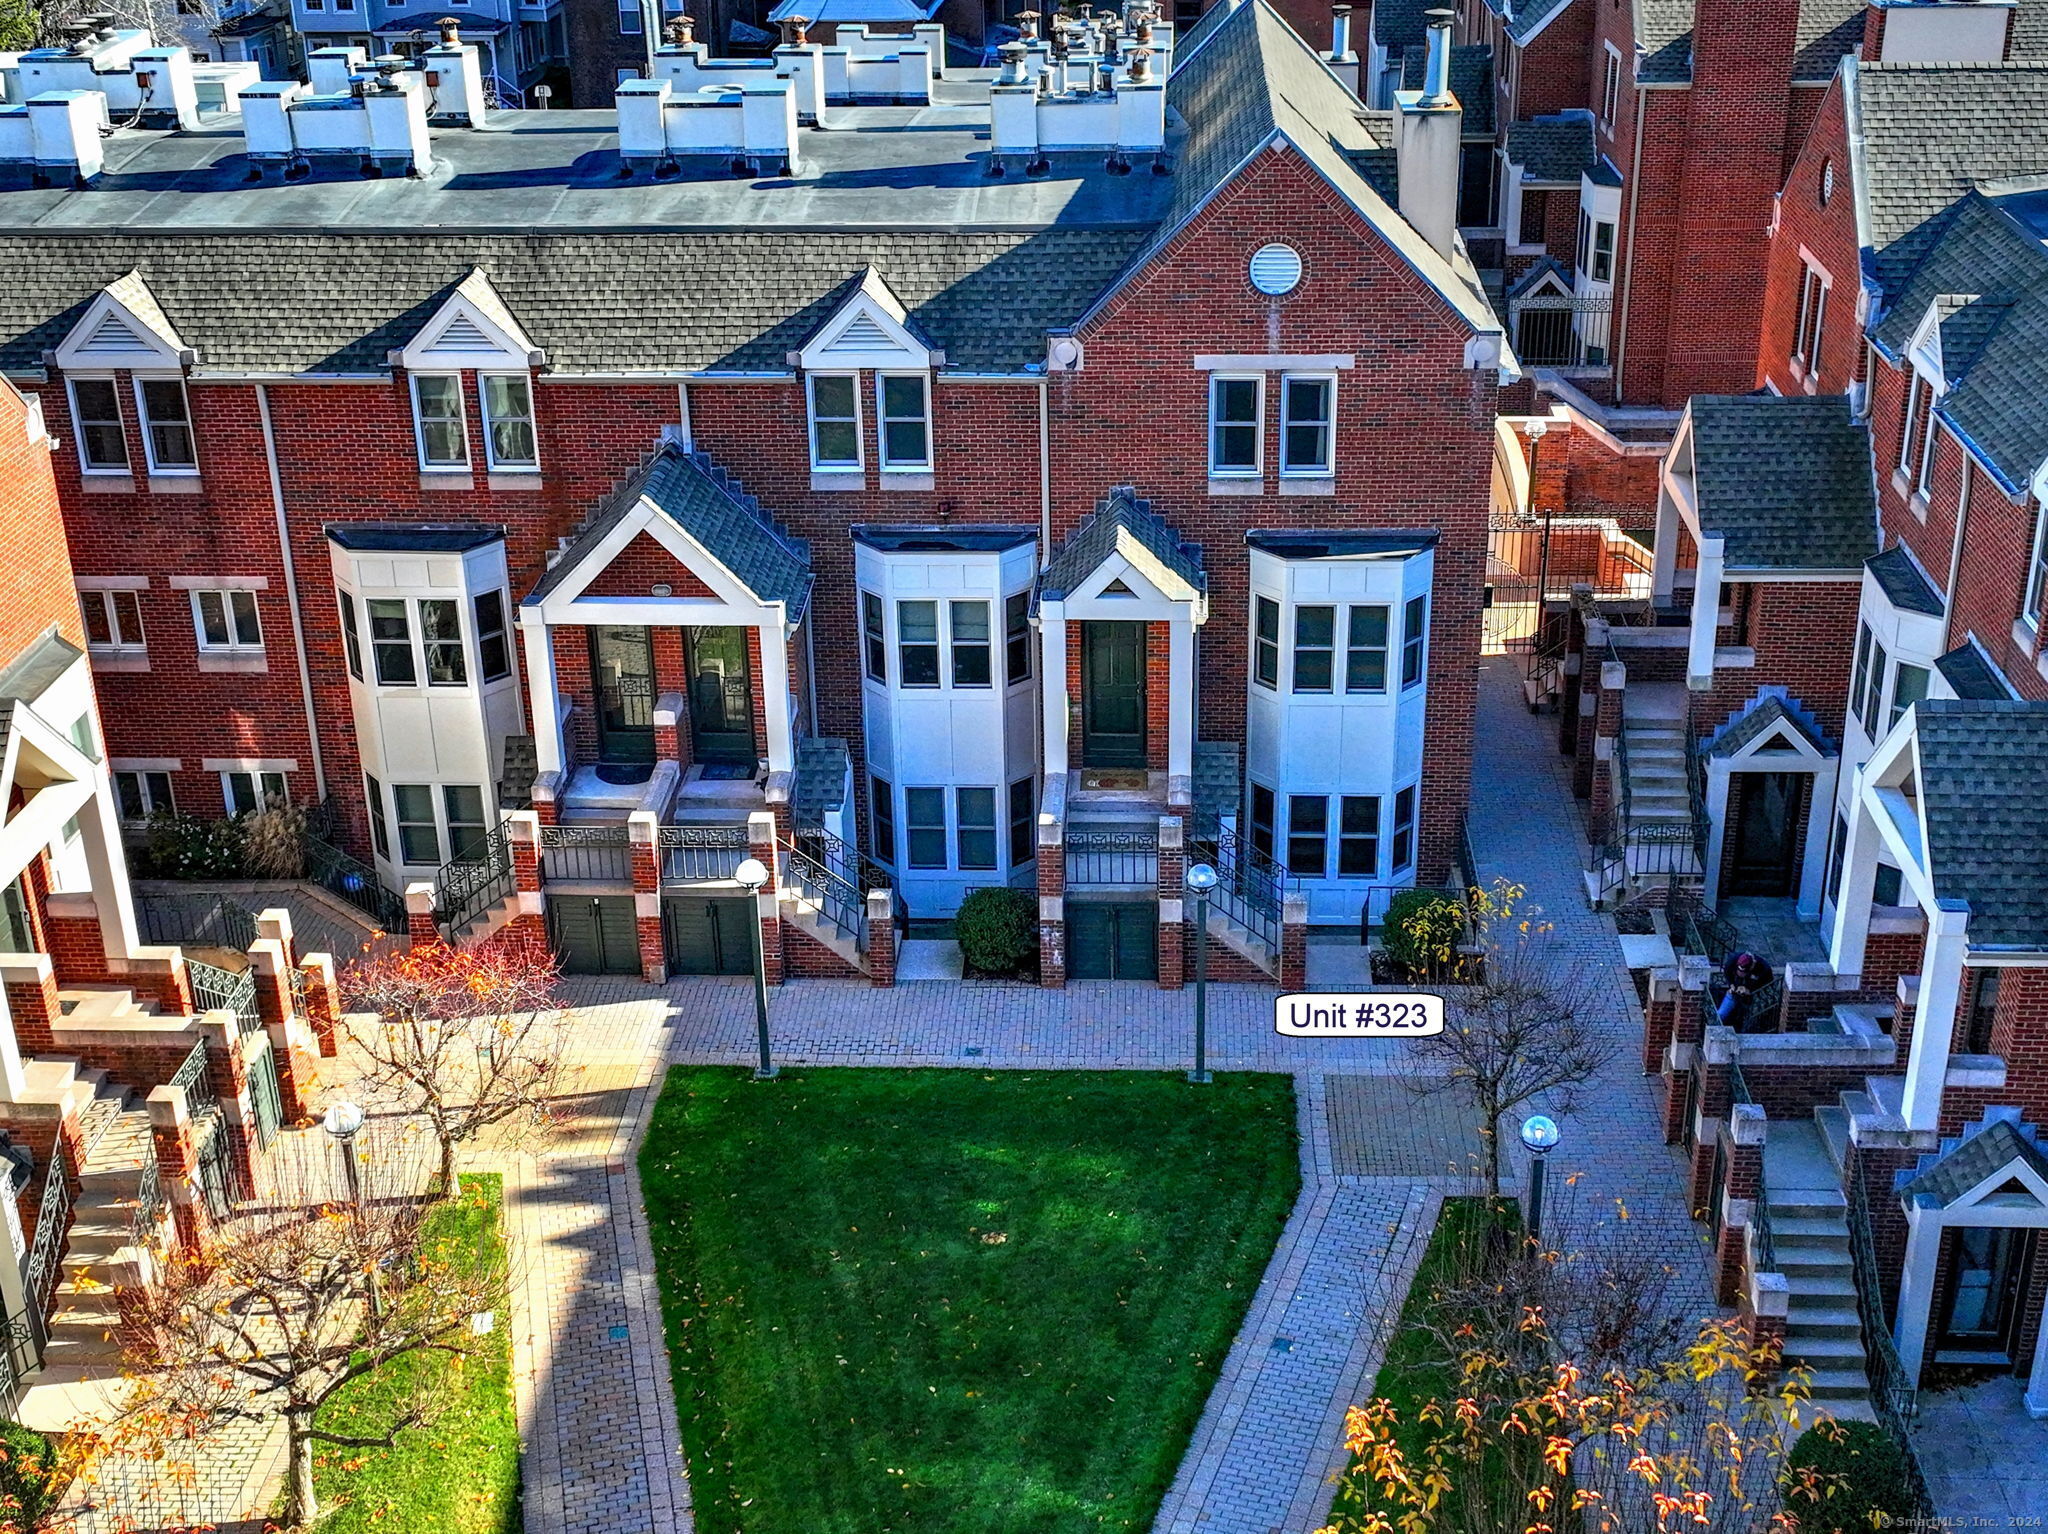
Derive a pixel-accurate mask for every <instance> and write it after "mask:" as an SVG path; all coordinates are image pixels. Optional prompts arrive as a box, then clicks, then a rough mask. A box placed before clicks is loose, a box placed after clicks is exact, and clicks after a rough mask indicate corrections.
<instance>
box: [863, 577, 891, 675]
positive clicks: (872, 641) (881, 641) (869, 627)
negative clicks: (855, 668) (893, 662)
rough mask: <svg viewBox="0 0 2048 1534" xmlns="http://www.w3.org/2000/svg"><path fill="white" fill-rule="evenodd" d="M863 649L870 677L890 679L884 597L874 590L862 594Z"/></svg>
mask: <svg viewBox="0 0 2048 1534" xmlns="http://www.w3.org/2000/svg"><path fill="white" fill-rule="evenodd" d="M860 637H861V650H862V653H863V654H865V655H866V657H867V672H868V679H869V680H870V681H874V682H882V683H885V684H886V683H887V682H888V680H889V642H888V640H887V639H885V638H884V637H883V635H882V599H881V598H880V597H878V596H876V595H875V594H874V593H873V592H872V591H863V592H862V593H861V594H860Z"/></svg>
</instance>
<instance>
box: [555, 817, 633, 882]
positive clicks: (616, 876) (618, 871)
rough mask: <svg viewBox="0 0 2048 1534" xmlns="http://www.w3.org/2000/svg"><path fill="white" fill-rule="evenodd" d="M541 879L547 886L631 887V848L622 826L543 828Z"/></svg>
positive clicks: (629, 840)
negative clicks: (600, 885)
mask: <svg viewBox="0 0 2048 1534" xmlns="http://www.w3.org/2000/svg"><path fill="white" fill-rule="evenodd" d="M540 853H541V877H542V878H543V879H544V880H546V882H548V883H550V884H631V883H632V882H633V848H632V843H631V839H630V838H629V837H628V835H627V833H626V828H625V827H624V826H623V825H604V826H542V827H541V828H540Z"/></svg>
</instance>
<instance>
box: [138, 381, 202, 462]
mask: <svg viewBox="0 0 2048 1534" xmlns="http://www.w3.org/2000/svg"><path fill="white" fill-rule="evenodd" d="M135 398H136V400H137V402H138V403H139V405H140V406H141V410H142V447H143V451H144V452H146V453H147V454H148V455H149V472H150V473H152V474H197V473H198V472H199V449H198V447H197V446H196V445H195V444H194V442H193V440H192V406H191V402H190V401H189V400H188V399H187V398H186V397H185V380H184V379H182V378H138V379H136V380H135Z"/></svg>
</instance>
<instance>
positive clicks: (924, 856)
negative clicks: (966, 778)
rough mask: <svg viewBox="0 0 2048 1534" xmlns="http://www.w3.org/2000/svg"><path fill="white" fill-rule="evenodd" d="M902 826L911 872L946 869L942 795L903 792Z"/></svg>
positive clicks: (922, 790)
mask: <svg viewBox="0 0 2048 1534" xmlns="http://www.w3.org/2000/svg"><path fill="white" fill-rule="evenodd" d="M903 824H904V833H905V836H906V838H907V840H908V848H907V851H908V852H909V855H910V856H909V863H910V866H911V867H912V868H944V867H945V866H946V791H945V790H944V789H943V788H906V789H904V790H903Z"/></svg>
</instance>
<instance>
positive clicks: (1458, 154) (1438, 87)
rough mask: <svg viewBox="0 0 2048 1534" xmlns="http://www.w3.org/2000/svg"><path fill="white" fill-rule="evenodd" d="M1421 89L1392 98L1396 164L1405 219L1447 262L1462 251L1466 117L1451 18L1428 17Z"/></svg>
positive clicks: (1436, 14)
mask: <svg viewBox="0 0 2048 1534" xmlns="http://www.w3.org/2000/svg"><path fill="white" fill-rule="evenodd" d="M1426 14H1427V16H1428V18H1429V53H1428V56H1427V59H1426V60H1425V67H1424V70H1423V77H1422V89H1421V90H1419V91H1396V92H1395V93H1394V109H1395V118H1394V160H1395V165H1396V168H1397V170H1398V172H1399V175H1400V184H1401V185H1400V197H1401V216H1402V217H1403V218H1405V219H1407V220H1408V222H1409V223H1410V224H1412V225H1414V227H1415V230H1416V232H1417V233H1418V234H1420V235H1421V236H1422V237H1423V238H1424V239H1425V240H1427V241H1429V243H1430V245H1431V247H1432V248H1433V249H1434V250H1435V251H1436V253H1437V254H1438V255H1440V256H1443V257H1445V258H1447V259H1448V258H1449V257H1450V256H1451V255H1452V253H1453V252H1454V251H1455V250H1456V249H1457V245H1458V169H1459V164H1460V161H1461V160H1462V158H1463V151H1464V145H1463V142H1462V140H1463V136H1464V129H1465V112H1464V109H1463V108H1462V107H1460V106H1459V105H1458V98H1457V97H1456V96H1454V95H1452V94H1451V13H1450V12H1449V11H1441V10H1438V11H1429V12H1427V13H1426Z"/></svg>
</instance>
